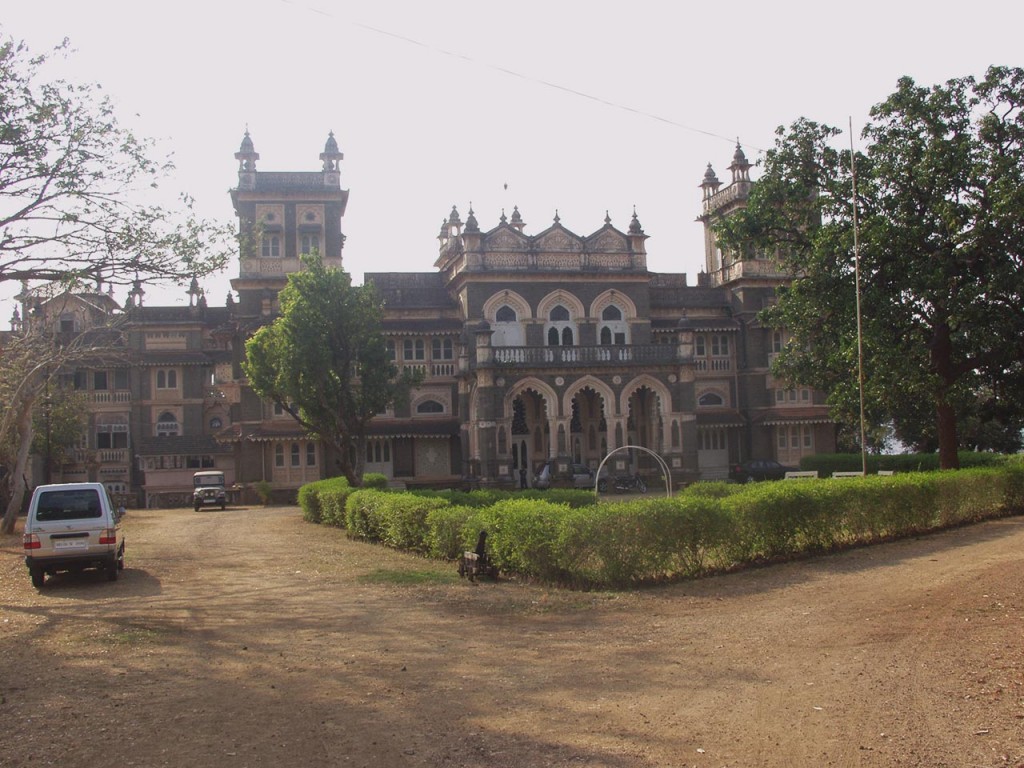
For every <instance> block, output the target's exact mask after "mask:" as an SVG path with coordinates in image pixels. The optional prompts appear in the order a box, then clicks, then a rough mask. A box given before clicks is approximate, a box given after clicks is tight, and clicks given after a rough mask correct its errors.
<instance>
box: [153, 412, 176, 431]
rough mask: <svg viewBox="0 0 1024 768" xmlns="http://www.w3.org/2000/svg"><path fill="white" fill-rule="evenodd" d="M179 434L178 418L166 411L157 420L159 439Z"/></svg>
mask: <svg viewBox="0 0 1024 768" xmlns="http://www.w3.org/2000/svg"><path fill="white" fill-rule="evenodd" d="M177 434H178V417H177V416H175V415H174V414H173V413H171V412H170V411H164V412H163V413H161V414H160V418H158V419H157V420H156V435H157V437H173V436H175V435H177Z"/></svg>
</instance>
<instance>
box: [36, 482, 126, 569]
mask: <svg viewBox="0 0 1024 768" xmlns="http://www.w3.org/2000/svg"><path fill="white" fill-rule="evenodd" d="M121 514H122V513H121V511H120V510H119V509H115V508H114V505H113V504H112V503H111V501H110V496H109V495H108V494H107V489H106V488H105V487H104V485H103V484H102V483H63V484H59V485H40V486H38V487H37V488H36V489H35V492H34V493H33V494H32V501H31V503H30V504H29V507H28V518H27V519H26V520H25V535H24V537H23V544H24V548H25V565H27V566H28V572H29V575H30V576H31V577H32V585H33V586H34V587H37V588H40V587H42V586H43V585H44V584H45V583H46V574H48V573H49V574H54V573H57V572H59V571H81V570H83V569H85V568H99V569H101V570H103V571H104V572H105V573H106V574H107V578H108V579H109V580H110V581H114V580H115V579H116V578H117V575H118V571H121V570H123V569H124V534H123V533H122V531H121Z"/></svg>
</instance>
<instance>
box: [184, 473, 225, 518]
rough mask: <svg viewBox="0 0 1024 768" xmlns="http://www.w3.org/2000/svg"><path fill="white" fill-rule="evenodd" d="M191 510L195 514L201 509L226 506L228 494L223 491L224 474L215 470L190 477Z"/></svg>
mask: <svg viewBox="0 0 1024 768" xmlns="http://www.w3.org/2000/svg"><path fill="white" fill-rule="evenodd" d="M192 485H193V486H194V490H193V491H192V508H193V509H195V511H196V512H198V511H199V510H200V508H201V507H220V508H221V509H224V508H225V507H227V505H228V494H227V491H226V490H225V489H224V473H223V472H219V471H217V470H205V471H203V472H196V473H195V474H194V475H192Z"/></svg>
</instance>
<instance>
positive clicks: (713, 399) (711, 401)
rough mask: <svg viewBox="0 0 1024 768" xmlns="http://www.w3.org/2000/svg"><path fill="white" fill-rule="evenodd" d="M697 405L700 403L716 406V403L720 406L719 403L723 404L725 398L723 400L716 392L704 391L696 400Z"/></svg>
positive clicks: (701, 404)
mask: <svg viewBox="0 0 1024 768" xmlns="http://www.w3.org/2000/svg"><path fill="white" fill-rule="evenodd" d="M697 405H700V406H716V405H719V406H720V405H725V400H723V399H722V396H721V395H719V394H716V393H714V392H705V393H704V394H703V395H701V396H700V398H699V399H698V400H697Z"/></svg>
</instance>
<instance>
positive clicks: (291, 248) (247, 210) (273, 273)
mask: <svg viewBox="0 0 1024 768" xmlns="http://www.w3.org/2000/svg"><path fill="white" fill-rule="evenodd" d="M343 157H344V155H343V154H342V152H341V151H340V150H339V149H338V142H337V140H336V139H335V138H334V133H333V132H331V133H330V134H329V135H328V137H327V141H326V143H325V145H324V150H323V152H321V153H320V160H321V163H322V164H321V169H320V170H319V171H285V172H277V171H271V172H267V171H257V170H256V161H257V160H259V158H260V156H259V154H258V153H257V152H256V148H255V146H254V144H253V141H252V138H251V137H250V136H249V131H248V130H246V132H245V136H244V137H243V138H242V143H241V146H240V147H239V149H238V152H236V153H235V159H236V160H238V186H237V187H236V188H235V189H232V190H231V202H232V204H233V205H234V208H235V215H236V216H238V231H239V271H238V277H236V278H234V279H232V280H231V287H232V289H233V290H235V291H237V292H238V307H237V310H236V312H237V314H239V315H241V316H249V317H253V316H267V315H272V314H275V313H276V312H277V307H278V304H277V294H278V292H279V291H280V290H281V289H282V288H283V287H284V286H285V283H286V282H287V280H288V275H289V274H290V273H292V272H297V271H298V270H299V269H301V266H302V262H301V257H302V256H303V255H304V254H308V253H313V252H316V253H319V254H320V255H321V256H322V257H323V259H324V263H325V264H326V265H327V266H331V267H337V268H341V266H342V256H341V251H342V247H343V245H344V242H345V236H344V235H343V234H342V231H341V218H342V216H344V215H345V206H346V204H347V203H348V190H347V189H342V188H341V171H340V167H339V166H340V161H341V160H342V158H343Z"/></svg>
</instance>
